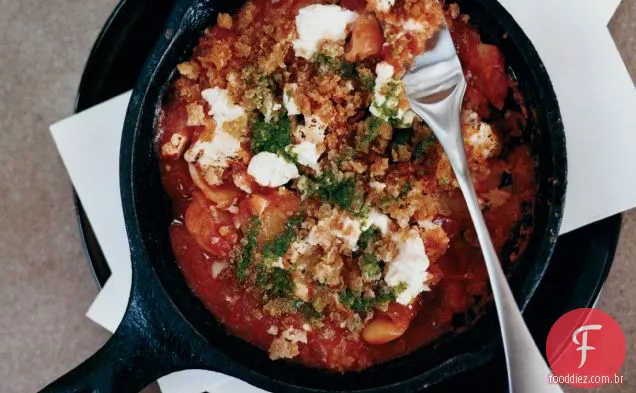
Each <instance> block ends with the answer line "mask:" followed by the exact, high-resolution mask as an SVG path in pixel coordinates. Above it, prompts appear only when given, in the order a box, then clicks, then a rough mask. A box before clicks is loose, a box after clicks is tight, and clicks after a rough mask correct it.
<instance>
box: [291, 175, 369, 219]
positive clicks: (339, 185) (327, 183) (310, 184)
mask: <svg viewBox="0 0 636 393" xmlns="http://www.w3.org/2000/svg"><path fill="white" fill-rule="evenodd" d="M299 184H300V185H301V192H302V193H303V197H312V196H316V197H318V198H320V200H322V201H323V202H328V203H332V204H334V205H337V206H340V207H341V208H343V209H344V210H346V211H348V212H349V213H351V214H354V215H356V216H365V215H366V214H368V212H369V208H368V206H365V205H364V192H363V191H361V190H358V189H357V187H356V182H355V180H354V179H352V178H341V179H338V178H337V177H336V175H334V174H333V172H330V171H325V172H323V173H322V174H321V175H320V176H318V177H315V178H311V179H310V178H308V177H303V178H301V179H300V180H299Z"/></svg>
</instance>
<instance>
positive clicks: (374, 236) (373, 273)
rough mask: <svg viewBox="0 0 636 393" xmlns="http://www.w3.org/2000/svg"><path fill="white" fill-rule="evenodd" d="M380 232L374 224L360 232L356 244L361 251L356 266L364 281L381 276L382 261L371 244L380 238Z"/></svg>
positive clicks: (373, 279)
mask: <svg viewBox="0 0 636 393" xmlns="http://www.w3.org/2000/svg"><path fill="white" fill-rule="evenodd" d="M381 237H382V232H381V231H380V229H379V228H378V227H376V226H374V225H373V226H371V228H369V229H367V230H366V231H364V232H362V234H361V235H360V239H359V240H358V245H359V247H360V249H361V250H362V251H363V253H362V255H361V256H360V258H359V259H358V266H360V271H361V272H362V278H363V280H364V281H367V282H369V281H375V280H379V279H380V278H382V263H383V262H382V261H380V260H379V259H378V257H377V256H376V255H375V253H374V251H373V244H374V243H375V242H377V241H378V240H380V238H381Z"/></svg>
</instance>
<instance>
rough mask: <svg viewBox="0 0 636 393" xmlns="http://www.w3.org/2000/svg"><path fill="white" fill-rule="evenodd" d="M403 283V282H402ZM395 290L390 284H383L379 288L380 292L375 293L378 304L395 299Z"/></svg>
mask: <svg viewBox="0 0 636 393" xmlns="http://www.w3.org/2000/svg"><path fill="white" fill-rule="evenodd" d="M400 284H401V283H400ZM405 289H406V288H405ZM395 298H396V296H395V292H394V290H393V289H391V288H389V287H388V286H382V287H380V289H378V293H377V294H376V295H375V300H376V303H375V304H376V305H380V304H386V303H388V302H391V301H393V300H395Z"/></svg>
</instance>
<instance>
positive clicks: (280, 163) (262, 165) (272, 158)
mask: <svg viewBox="0 0 636 393" xmlns="http://www.w3.org/2000/svg"><path fill="white" fill-rule="evenodd" d="M247 173H248V174H249V175H250V176H252V177H253V178H254V180H256V182H257V183H258V184H260V185H261V186H263V187H280V186H282V185H283V184H285V183H287V182H288V181H290V180H292V179H296V178H298V177H299V176H300V174H299V173H298V168H296V165H294V164H292V163H291V162H289V161H287V160H286V159H284V158H283V157H281V156H279V155H278V154H274V153H270V152H268V151H263V152H260V153H258V154H257V155H255V156H254V157H252V159H251V160H250V163H249V165H248V166H247Z"/></svg>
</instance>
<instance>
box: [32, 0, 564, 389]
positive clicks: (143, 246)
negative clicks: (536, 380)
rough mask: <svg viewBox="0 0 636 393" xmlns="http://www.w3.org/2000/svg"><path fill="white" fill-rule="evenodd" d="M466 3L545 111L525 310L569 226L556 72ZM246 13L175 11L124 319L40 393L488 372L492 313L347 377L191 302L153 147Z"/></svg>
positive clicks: (131, 181)
mask: <svg viewBox="0 0 636 393" xmlns="http://www.w3.org/2000/svg"><path fill="white" fill-rule="evenodd" d="M458 3H459V4H460V6H461V7H462V11H463V12H464V13H468V14H470V15H471V17H472V20H473V22H474V23H475V25H477V26H478V27H479V28H480V30H481V33H482V37H483V38H484V40H485V41H489V42H492V43H495V44H496V45H498V46H499V47H500V48H501V50H502V51H503V53H504V56H505V58H506V61H507V64H508V65H509V66H510V69H511V72H513V73H514V75H515V77H516V79H517V81H518V84H519V88H520V91H521V92H522V94H523V96H524V99H525V102H526V105H527V106H528V107H529V108H532V109H533V110H534V112H535V113H536V116H535V117H536V118H535V119H534V122H533V124H532V125H531V127H530V129H529V130H527V131H528V133H530V134H531V138H530V139H531V143H532V149H533V155H534V156H535V158H536V160H537V162H538V163H539V165H538V166H537V168H538V170H537V180H538V183H539V192H538V195H537V201H536V206H535V211H534V226H535V231H534V233H533V235H532V237H531V239H530V243H529V247H528V249H527V251H526V252H525V253H524V255H523V256H522V258H520V260H519V261H517V262H516V263H515V269H514V272H511V279H510V282H511V286H512V288H513V292H514V293H515V295H516V298H517V300H518V303H519V305H520V307H521V308H522V309H523V308H525V306H526V305H527V303H528V302H529V300H530V298H531V297H532V295H533V294H534V291H535V289H536V287H537V286H538V284H539V282H540V281H541V279H542V277H543V273H544V272H545V269H546V268H547V265H548V261H549V259H550V256H551V254H552V251H553V249H554V246H555V243H556V238H557V234H558V229H559V225H560V222H561V216H562V210H563V201H564V196H565V186H566V157H565V135H564V132H563V125H562V122H561V117H560V114H559V109H558V104H557V101H556V97H555V94H554V91H553V89H552V85H551V83H550V79H549V77H548V75H547V72H546V70H545V68H544V66H543V64H542V63H541V60H540V59H539V56H538V54H537V53H536V51H535V49H534V47H533V46H532V44H531V43H530V41H529V40H528V38H527V37H526V36H525V34H524V33H523V31H522V30H521V29H520V28H519V26H518V25H517V24H516V23H515V22H514V20H513V19H512V17H511V16H510V15H509V14H508V13H507V12H506V11H505V10H504V9H503V7H502V6H501V5H499V4H498V3H497V2H496V1H495V0H472V1H471V0H458ZM240 5H241V2H237V1H230V0H178V1H176V2H175V8H174V10H173V12H172V14H171V17H170V18H169V21H168V24H167V26H166V28H165V30H164V34H163V36H162V37H161V39H160V40H159V42H158V44H157V46H156V48H155V50H154V52H153V53H152V55H151V56H150V58H149V60H148V62H147V63H146V65H145V67H144V70H143V71H142V74H141V77H140V79H139V82H138V84H137V87H136V88H135V90H134V92H133V95H132V99H131V103H130V105H129V108H128V113H127V116H126V122H125V125H124V132H123V136H122V145H121V153H120V154H121V156H120V176H121V195H122V202H123V207H124V216H125V221H126V227H127V232H128V237H129V242H130V249H131V256H132V271H133V276H132V288H131V294H130V301H129V304H128V308H127V310H126V314H125V316H124V319H123V321H122V323H121V324H120V326H119V328H118V329H117V331H116V332H115V334H114V335H113V336H112V338H111V339H110V340H109V341H108V342H107V343H106V344H105V345H104V347H102V348H101V349H100V350H99V351H97V353H95V354H94V355H93V356H92V357H90V358H89V359H88V360H86V361H85V362H84V363H82V364H81V365H80V366H78V367H77V368H76V369H74V370H72V371H71V372H69V373H68V374H66V375H64V376H63V377H61V378H60V379H59V380H57V381H55V382H53V383H52V384H51V385H49V386H48V387H46V388H45V389H44V390H43V392H137V391H139V390H141V389H142V388H143V387H145V386H146V385H148V384H149V383H150V382H152V381H154V380H156V379H158V378H159V377H161V376H164V375H166V374H169V373H171V372H174V371H179V370H184V369H208V370H213V371H218V372H221V373H224V374H227V375H232V376H235V377H237V378H240V379H242V380H244V381H246V382H248V383H250V384H252V385H255V386H258V387H260V388H263V389H265V390H268V391H272V392H327V391H341V392H416V391H421V390H422V389H423V388H426V387H431V386H434V385H435V384H437V383H439V382H441V381H444V380H446V379H448V378H450V377H452V376H454V375H456V374H458V373H461V372H463V371H466V370H469V369H472V368H475V367H477V366H480V365H482V364H484V363H486V362H488V361H489V360H490V359H491V358H492V357H493V354H494V353H495V352H496V350H497V348H498V347H499V345H500V344H499V342H500V337H499V333H498V327H497V325H496V324H497V321H496V315H495V313H494V309H493V308H492V307H489V308H488V309H487V310H486V311H485V312H484V315H483V316H482V317H481V318H479V319H478V320H477V321H476V322H475V323H473V324H472V326H471V327H470V328H469V329H467V330H466V331H464V332H462V333H459V334H453V335H448V336H447V337H444V338H442V339H441V340H438V341H437V342H436V343H434V344H431V345H428V346H426V347H424V348H422V349H420V350H418V351H415V352H414V353H412V354H410V355H408V356H405V357H403V358H400V359H397V360H394V361H391V362H388V363H385V364H381V365H378V366H375V367H372V368H370V369H368V370H365V371H363V372H356V373H347V374H343V375H340V374H333V373H328V372H325V371H320V370H314V369H310V368H306V367H303V366H301V365H298V364H294V363H287V362H280V361H279V362H272V361H270V360H269V358H268V356H267V353H266V352H264V351H261V350H260V349H257V348H255V347H253V346H252V345H250V344H248V343H246V342H245V341H243V340H241V339H239V338H236V337H233V336H230V335H228V334H227V333H225V330H224V328H223V326H222V325H221V324H220V323H218V322H217V321H216V320H215V319H214V318H213V316H212V315H211V314H210V313H209V312H208V311H207V309H206V308H205V307H204V306H203V304H202V303H201V302H200V301H199V300H198V299H197V298H196V297H195V296H194V295H193V294H192V292H191V290H190V289H189V287H188V286H187V284H186V282H185V280H184V278H183V276H182V274H181V272H180V271H179V269H178V267H177V265H176V264H175V263H174V255H173V253H172V250H171V248H170V240H169V237H168V226H169V224H170V221H171V213H170V208H169V201H168V199H167V198H166V197H165V194H164V192H163V189H162V185H161V181H160V175H159V170H158V168H159V166H158V159H157V156H156V152H155V147H154V144H153V137H154V122H155V118H156V115H157V111H158V108H159V106H160V103H161V97H162V94H163V92H164V91H165V89H166V88H167V86H168V84H169V82H170V80H171V78H172V77H173V76H174V69H175V67H176V65H177V64H178V63H179V62H181V61H183V60H185V59H186V58H187V57H189V56H190V54H191V51H192V49H193V48H194V46H195V45H196V43H197V41H198V39H199V36H200V35H201V32H202V31H203V29H205V27H207V26H209V25H212V24H214V22H215V20H216V15H217V13H218V12H220V11H223V12H233V11H235V10H236V9H238V8H239V7H240ZM162 195H164V197H162ZM504 262H505V261H504ZM539 344H540V345H541V344H542V343H539Z"/></svg>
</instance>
